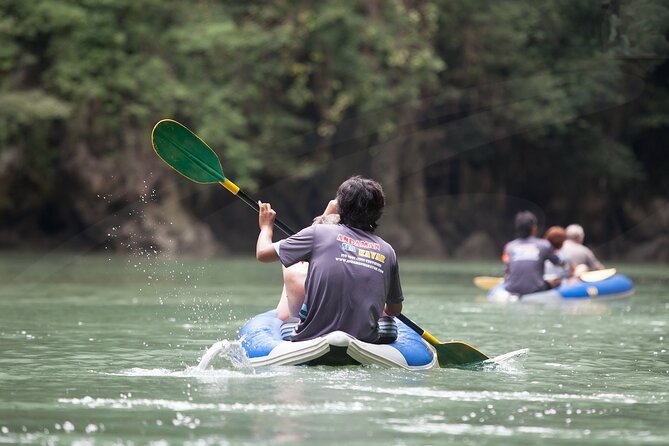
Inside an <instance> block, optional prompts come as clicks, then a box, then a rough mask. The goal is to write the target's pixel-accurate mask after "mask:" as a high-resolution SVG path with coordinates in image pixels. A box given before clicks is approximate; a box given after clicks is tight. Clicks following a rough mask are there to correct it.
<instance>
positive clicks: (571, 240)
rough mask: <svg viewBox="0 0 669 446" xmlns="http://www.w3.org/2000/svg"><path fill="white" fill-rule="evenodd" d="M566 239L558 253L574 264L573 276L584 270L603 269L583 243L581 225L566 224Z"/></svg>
mask: <svg viewBox="0 0 669 446" xmlns="http://www.w3.org/2000/svg"><path fill="white" fill-rule="evenodd" d="M566 232H567V240H565V241H564V243H563V245H562V248H560V255H561V257H562V258H564V259H568V260H569V261H570V262H571V263H572V265H574V276H575V277H578V276H580V275H581V274H583V273H584V272H586V271H592V270H600V269H604V265H602V263H601V262H600V261H599V260H597V257H595V254H594V253H593V252H592V251H591V250H590V248H588V247H587V246H585V245H583V240H584V239H585V232H584V231H583V227H582V226H581V225H577V224H572V225H569V226H567V229H566Z"/></svg>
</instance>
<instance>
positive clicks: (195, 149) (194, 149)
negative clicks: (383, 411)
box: [151, 119, 490, 367]
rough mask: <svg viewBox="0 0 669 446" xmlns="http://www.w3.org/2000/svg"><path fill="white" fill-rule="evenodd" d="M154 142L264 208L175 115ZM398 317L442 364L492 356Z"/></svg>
mask: <svg viewBox="0 0 669 446" xmlns="http://www.w3.org/2000/svg"><path fill="white" fill-rule="evenodd" d="M151 143H152V145H153V150H155V152H156V154H158V156H159V157H160V158H161V159H162V160H163V161H165V163H167V165H168V166H170V167H171V168H172V169H174V170H176V171H177V172H179V173H180V174H181V175H183V176H185V177H186V178H188V179H189V180H191V181H195V182H197V183H204V184H211V183H219V184H220V185H221V186H223V187H225V188H226V189H227V190H229V191H230V192H232V194H233V195H235V196H237V197H239V198H240V199H241V200H242V201H243V202H244V203H246V204H247V205H249V206H250V207H251V208H253V209H254V210H255V211H256V212H259V211H260V207H259V205H258V202H257V200H254V199H252V198H251V197H249V196H248V195H246V194H245V193H244V192H243V191H242V190H241V189H240V188H239V187H238V186H237V185H236V184H235V183H233V182H232V181H230V180H229V179H228V178H226V177H225V175H224V174H223V169H222V168H221V161H220V160H219V158H218V156H217V155H216V153H214V151H213V150H212V149H211V148H210V147H209V146H208V145H207V144H206V143H205V142H204V141H203V140H202V139H200V138H199V137H198V136H197V135H196V134H195V133H193V132H192V131H190V130H189V129H188V128H186V127H185V126H183V125H182V124H180V123H178V122H176V121H174V120H172V119H163V120H162V121H160V122H158V123H157V124H156V125H155V127H154V128H153V131H152V132H151ZM274 225H275V226H276V227H277V228H279V229H280V230H281V231H282V232H283V233H284V234H286V235H287V236H289V237H290V236H291V235H293V234H295V231H293V230H292V229H290V228H289V227H288V226H286V225H285V224H284V223H283V222H281V221H280V220H279V219H278V218H277V219H275V220H274ZM397 318H398V319H399V320H401V321H402V322H404V323H405V324H406V325H407V326H409V328H411V329H412V330H413V331H415V332H416V333H418V334H419V335H420V336H421V337H422V338H423V339H425V340H426V341H427V342H428V343H430V345H432V346H433V347H434V349H435V351H436V352H437V361H438V362H439V367H455V366H463V365H467V364H473V363H477V362H481V361H485V360H486V359H490V358H489V357H488V356H487V355H485V354H483V353H481V352H480V351H478V350H477V349H475V348H474V347H472V346H470V345H468V344H465V343H464V342H445V343H442V342H439V340H437V339H436V338H435V337H434V336H432V335H431V334H430V333H428V332H426V331H425V330H423V329H422V328H420V327H419V326H418V325H416V324H415V323H414V322H412V321H411V320H410V319H409V318H407V317H406V316H404V315H403V314H399V315H398V316H397Z"/></svg>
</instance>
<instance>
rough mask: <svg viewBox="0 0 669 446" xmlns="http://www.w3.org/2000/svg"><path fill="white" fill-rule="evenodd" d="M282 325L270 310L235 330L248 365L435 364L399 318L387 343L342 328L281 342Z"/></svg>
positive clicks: (417, 367)
mask: <svg viewBox="0 0 669 446" xmlns="http://www.w3.org/2000/svg"><path fill="white" fill-rule="evenodd" d="M282 325H283V321H281V320H280V319H278V318H277V317H276V311H275V310H271V311H268V312H266V313H261V314H259V315H257V316H255V317H253V318H251V319H250V320H249V321H248V322H246V324H244V326H243V327H242V328H241V329H240V330H239V339H240V341H241V344H242V348H243V349H244V351H245V352H246V355H247V356H248V358H249V362H250V364H251V366H253V367H260V366H270V365H359V364H376V365H380V366H383V367H399V368H404V369H409V370H422V369H429V368H431V367H434V366H435V364H436V363H437V357H436V355H435V353H434V351H433V350H432V348H431V347H430V346H429V345H428V344H427V343H426V342H425V341H424V340H423V339H422V338H421V337H420V336H419V335H418V334H417V333H416V332H414V331H413V330H411V329H410V328H409V327H408V326H406V325H405V324H404V323H402V322H401V321H399V320H397V328H398V336H397V340H396V341H395V342H393V343H391V344H370V343H368V342H363V341H360V340H359V339H356V338H354V337H353V336H351V335H349V334H347V333H344V332H342V331H334V332H332V333H328V334H327V335H325V336H321V337H318V338H315V339H310V340H308V341H296V342H292V341H285V340H283V339H282V331H281V327H282Z"/></svg>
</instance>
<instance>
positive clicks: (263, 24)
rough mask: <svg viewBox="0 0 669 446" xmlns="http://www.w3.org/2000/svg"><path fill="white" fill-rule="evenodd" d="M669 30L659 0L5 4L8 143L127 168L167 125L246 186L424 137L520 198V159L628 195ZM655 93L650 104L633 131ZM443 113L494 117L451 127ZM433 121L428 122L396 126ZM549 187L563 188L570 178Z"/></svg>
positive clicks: (657, 110)
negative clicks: (84, 154)
mask: <svg viewBox="0 0 669 446" xmlns="http://www.w3.org/2000/svg"><path fill="white" fill-rule="evenodd" d="M668 31H669V7H667V5H666V4H665V3H664V2H663V1H662V0H638V1H631V0H624V1H622V0H621V1H613V0H611V1H600V0H587V1H583V0H563V1H559V2H535V1H531V0H512V1H505V2H490V1H484V0H433V1H421V2H408V1H402V0H387V1H379V0H375V1H372V0H351V1H346V2H342V1H339V0H324V1H318V2H299V1H294V0H277V1H273V2H240V1H234V0H218V1H216V0H198V1H189V2H181V1H174V0H172V1H164V0H30V1H25V0H4V1H2V2H0V150H2V149H4V148H8V147H10V148H14V149H17V148H18V149H20V150H22V152H23V153H26V154H30V157H31V158H36V159H39V160H40V163H39V166H38V164H35V165H34V166H32V167H39V168H40V169H51V170H54V169H55V170H57V169H58V168H59V163H60V162H62V161H63V158H64V157H66V156H67V153H69V152H68V151H70V150H74V149H72V148H73V147H75V146H76V142H77V141H82V140H85V141H95V144H92V146H93V150H94V151H95V153H94V155H95V156H97V157H99V158H101V159H105V158H106V159H111V158H113V159H115V160H116V161H118V162H120V163H123V162H128V163H130V162H132V161H128V160H124V158H123V157H121V156H120V155H119V154H120V153H123V149H124V148H126V149H127V147H132V144H137V143H136V142H133V140H131V138H129V137H127V136H126V135H130V134H145V135H147V147H146V149H147V150H148V134H149V132H150V129H151V128H152V126H153V124H154V123H155V122H156V121H157V120H159V119H160V118H164V117H172V118H175V119H178V120H180V121H182V122H184V123H185V124H186V125H188V126H189V127H190V128H191V129H193V130H194V131H195V132H196V133H198V134H199V135H200V136H202V137H203V139H205V140H206V141H207V142H208V143H209V145H210V146H211V147H212V148H213V149H214V150H215V151H216V152H217V153H218V154H219V155H220V156H221V159H222V163H223V167H224V169H225V172H226V174H228V175H230V177H231V178H233V179H234V180H235V181H236V182H237V183H238V184H240V185H241V186H242V187H245V188H251V189H253V188H255V187H257V186H259V185H260V184H259V183H258V181H259V179H272V178H281V177H284V176H286V175H288V174H292V175H303V176H308V175H311V174H313V172H314V169H315V167H316V166H318V165H320V164H323V163H327V162H329V161H331V160H332V159H334V158H335V157H336V156H338V154H337V153H336V150H337V149H336V144H335V143H336V142H337V141H338V140H347V141H351V140H352V141H354V142H353V143H352V144H357V145H358V147H357V148H358V149H363V148H365V147H369V146H373V145H378V144H379V143H382V142H384V141H387V140H391V139H392V138H395V137H398V136H404V137H409V138H414V137H415V138H418V139H420V140H421V141H422V140H423V139H421V138H422V136H423V133H422V132H424V131H429V132H431V133H430V138H431V139H430V141H432V142H431V144H427V145H425V146H424V148H423V150H424V151H425V152H429V154H430V156H431V159H434V160H443V159H446V158H448V157H449V156H451V155H450V154H452V153H457V154H459V156H460V157H461V158H460V159H462V160H464V161H469V162H472V163H473V164H475V165H476V166H486V169H487V170H488V171H490V172H495V173H496V175H494V176H495V177H496V178H498V181H499V183H501V184H503V185H504V186H505V188H506V189H507V190H510V191H513V190H514V188H515V189H516V190H520V189H522V188H524V187H526V184H525V183H524V182H523V179H522V178H521V177H520V176H519V175H517V172H518V168H517V164H518V163H517V159H518V158H519V157H525V156H528V157H529V159H532V160H535V159H536V160H537V163H539V164H541V163H542V162H546V163H547V166H548V168H550V169H553V170H556V171H559V170H561V169H568V168H569V169H573V175H574V176H577V177H582V178H598V177H602V176H603V177H605V178H607V179H609V180H610V181H609V184H613V185H614V187H615V188H618V189H617V190H623V189H624V188H625V186H626V185H628V184H630V183H632V182H635V181H641V180H643V178H644V177H645V175H644V170H645V169H646V166H644V165H642V164H641V163H640V162H639V161H637V159H636V157H635V152H634V146H633V142H634V140H635V138H636V136H637V135H641V134H643V132H645V131H648V129H653V130H658V129H659V130H662V129H666V127H667V122H668V119H667V116H668V111H667V106H666V103H667V101H666V99H667V97H669V94H668V93H667V85H666V82H665V83H664V84H661V85H643V84H644V83H646V84H648V83H649V82H651V81H649V73H652V72H654V70H655V69H656V67H657V66H658V65H659V64H660V63H661V62H662V57H666V55H667V54H668V52H669V51H668V50H669V45H668V44H667V39H666V35H667V32H668ZM643 87H646V91H652V92H653V93H652V97H650V98H646V100H645V101H644V103H643V104H642V105H641V106H639V107H638V109H637V112H638V113H637V114H636V115H635V116H633V117H632V118H631V119H629V120H628V121H627V120H625V122H629V126H628V127H627V128H625V129H621V126H620V124H619V123H620V122H621V120H622V118H621V117H620V115H623V114H625V113H626V112H625V107H627V105H628V104H630V103H633V102H634V101H635V100H636V99H637V98H639V96H640V95H641V94H642V91H643V90H644V88H643ZM443 110H454V111H455V112H457V113H461V114H464V115H465V116H464V118H466V117H467V116H466V115H467V114H472V115H475V113H478V112H479V111H480V110H483V111H484V115H483V117H482V118H481V119H471V120H470V121H466V122H465V121H463V124H462V126H461V127H458V126H457V123H455V124H453V123H450V122H449V124H451V125H450V126H448V125H447V126H444V127H443V128H442V127H440V124H442V123H443V121H439V119H442V120H443V119H445V118H444V117H443ZM432 115H434V116H437V119H436V121H435V122H436V124H435V123H433V124H432V125H433V128H428V127H429V125H427V124H425V125H423V124H422V123H420V122H418V123H417V122H413V123H410V124H413V125H414V127H412V128H414V129H415V130H412V131H416V132H418V133H417V134H406V132H407V130H406V129H403V128H402V125H403V121H402V120H403V117H404V116H412V117H418V120H420V117H421V116H432ZM416 129H417V130H416ZM458 131H461V133H462V135H460V138H459V139H458V135H457V132H458ZM454 132H455V135H454ZM360 135H362V136H360ZM472 135H475V136H472ZM511 137H512V138H513V144H505V141H504V140H505V139H507V138H511ZM481 145H487V149H486V150H480V147H481ZM465 150H468V152H464V153H462V152H463V151H465ZM475 150H477V151H476V152H475ZM572 152H573V153H572ZM567 153H568V154H570V155H573V156H565V154H567ZM521 155H522V156H521ZM371 156H372V158H370V160H371V161H370V162H373V156H381V155H379V153H378V152H375V155H371ZM296 160H299V162H297V163H296ZM541 160H544V161H541ZM574 160H577V161H578V162H574ZM396 162H398V161H396ZM29 165H30V164H29ZM542 166H543V164H542ZM420 168H422V166H420V165H419V166H417V167H416V169H420ZM498 172H508V174H506V175H505V174H497V173H498ZM542 180H543V181H546V182H549V183H551V184H550V187H549V190H552V191H553V192H552V193H559V191H560V188H561V184H562V178H560V177H554V178H553V177H549V178H543V179H542ZM593 181H594V180H593ZM615 191H616V190H613V192H615ZM545 198H546V199H549V198H550V197H548V196H547V197H545Z"/></svg>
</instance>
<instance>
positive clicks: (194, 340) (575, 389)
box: [0, 255, 669, 445]
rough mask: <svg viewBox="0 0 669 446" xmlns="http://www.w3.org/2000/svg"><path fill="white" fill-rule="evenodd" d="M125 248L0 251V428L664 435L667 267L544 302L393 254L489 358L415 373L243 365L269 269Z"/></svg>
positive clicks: (543, 438) (181, 437)
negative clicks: (611, 291)
mask: <svg viewBox="0 0 669 446" xmlns="http://www.w3.org/2000/svg"><path fill="white" fill-rule="evenodd" d="M130 260H131V261H128V259H122V258H118V259H115V258H113V259H111V260H110V259H109V258H102V257H86V258H82V257H76V258H74V259H72V258H67V259H61V260H58V259H51V260H50V261H49V262H46V263H45V262H43V261H41V260H40V261H38V262H34V258H32V259H31V257H30V256H24V257H21V256H19V257H18V258H17V257H16V256H13V255H12V256H6V257H0V283H2V284H3V285H2V287H0V443H10V444H11V443H28V444H57V443H58V444H75V443H79V444H130V443H132V444H149V443H154V444H198V445H199V444H263V445H264V444H270V443H277V442H283V443H287V444H304V445H307V444H308V445H312V444H345V443H351V444H384V445H385V444H403V445H412V444H416V445H423V444H458V445H459V444H477V445H479V444H480V445H486V444H495V445H498V444H500V443H501V444H509V443H514V444H538V443H541V444H546V443H547V444H565V445H573V444H578V445H587V444H607V445H608V444H666V439H667V438H668V437H669V427H667V425H666V419H667V417H668V416H669V409H668V407H669V404H667V403H668V402H669V401H668V399H669V391H668V390H667V386H666V380H667V377H668V376H669V356H668V355H667V341H666V340H667V337H668V336H669V328H668V323H667V320H669V318H667V315H668V313H669V301H668V300H667V293H666V283H668V277H667V275H668V273H667V271H665V269H666V268H661V267H652V266H651V267H643V268H641V267H636V269H635V267H634V266H630V267H629V271H627V270H626V268H625V267H624V266H619V267H618V269H619V270H621V271H625V272H626V273H627V274H629V275H630V276H631V277H632V278H633V279H635V280H636V278H638V279H639V280H638V285H637V290H636V294H635V296H634V297H632V298H631V299H629V300H628V301H626V302H614V303H596V304H592V303H590V304H586V305H571V306H560V307H557V308H554V307H542V306H513V305H505V306H499V305H492V304H489V303H487V302H485V301H480V300H478V299H477V296H478V295H479V293H480V292H479V290H478V289H476V288H474V287H473V286H472V285H471V278H472V277H473V276H475V275H479V274H481V272H485V271H488V270H490V269H491V268H492V267H491V266H490V265H482V264H462V263H458V264H454V263H436V262H432V263H425V262H404V263H403V268H402V274H403V288H404V291H405V293H406V302H405V312H406V314H407V315H408V316H409V317H411V319H413V320H415V321H416V322H417V323H419V325H421V326H422V327H425V328H426V329H428V330H429V331H430V332H431V333H433V334H434V335H435V336H437V337H438V338H439V339H441V340H443V341H446V340H461V341H465V342H467V343H469V344H471V345H473V346H475V347H477V348H479V349H481V350H482V351H484V352H485V353H487V354H489V355H490V356H493V357H494V359H495V362H496V364H494V365H493V364H484V365H482V366H481V367H479V370H472V369H470V370H459V369H433V370H427V371H418V372H417V371H414V372H411V371H406V370H399V369H383V368H379V367H372V366H364V367H362V366H361V367H341V368H332V367H324V366H319V367H274V368H259V369H252V368H250V367H248V364H247V363H246V362H245V357H244V355H243V354H242V351H241V349H240V345H239V342H238V341H236V337H237V330H238V329H239V327H241V325H242V324H243V322H244V321H246V320H247V319H248V318H249V317H251V316H253V315H255V314H257V313H260V312H261V311H264V310H266V309H268V308H271V307H272V306H273V305H275V303H276V300H277V297H278V295H277V291H278V289H279V286H280V281H281V275H280V271H278V269H277V268H274V267H272V266H267V265H257V264H255V262H253V261H251V260H248V261H247V260H230V259H221V260H208V261H195V260H193V261H179V262H174V261H170V260H159V259H156V258H142V259H137V258H134V259H130ZM21 268H23V269H21ZM426 271H427V272H428V273H429V274H427V273H426ZM635 274H636V275H635ZM527 349H529V352H528V350H527ZM507 352H509V353H507Z"/></svg>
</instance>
